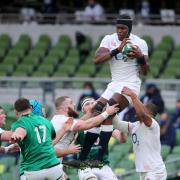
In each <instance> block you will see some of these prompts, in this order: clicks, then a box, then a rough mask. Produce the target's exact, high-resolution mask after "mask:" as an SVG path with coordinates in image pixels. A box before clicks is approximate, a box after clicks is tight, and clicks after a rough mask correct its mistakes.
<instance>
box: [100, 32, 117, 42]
mask: <svg viewBox="0 0 180 180" xmlns="http://www.w3.org/2000/svg"><path fill="white" fill-rule="evenodd" d="M116 36H117V33H113V34H107V35H105V36H104V37H103V39H110V40H111V39H114V38H115V37H116Z"/></svg>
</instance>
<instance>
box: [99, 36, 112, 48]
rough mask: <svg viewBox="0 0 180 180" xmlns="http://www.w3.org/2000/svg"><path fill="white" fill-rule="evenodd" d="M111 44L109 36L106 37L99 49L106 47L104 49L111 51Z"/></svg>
mask: <svg viewBox="0 0 180 180" xmlns="http://www.w3.org/2000/svg"><path fill="white" fill-rule="evenodd" d="M109 44H110V42H109V35H106V36H105V37H104V38H103V39H102V41H101V44H100V46H99V47H104V48H107V49H110V45H109Z"/></svg>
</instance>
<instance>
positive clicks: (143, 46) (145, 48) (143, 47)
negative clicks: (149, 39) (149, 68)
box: [139, 40, 148, 56]
mask: <svg viewBox="0 0 180 180" xmlns="http://www.w3.org/2000/svg"><path fill="white" fill-rule="evenodd" d="M139 48H140V49H141V51H142V53H143V54H144V55H147V56H148V46H147V43H146V41H144V40H141V43H140V45H139Z"/></svg>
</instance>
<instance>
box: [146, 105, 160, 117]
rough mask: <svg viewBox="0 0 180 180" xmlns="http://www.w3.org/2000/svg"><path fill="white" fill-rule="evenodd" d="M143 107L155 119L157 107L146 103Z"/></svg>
mask: <svg viewBox="0 0 180 180" xmlns="http://www.w3.org/2000/svg"><path fill="white" fill-rule="evenodd" d="M145 107H146V108H147V109H148V110H149V111H150V112H151V113H152V115H153V117H156V115H157V114H158V111H157V106H156V105H155V104H153V103H148V104H146V105H145Z"/></svg>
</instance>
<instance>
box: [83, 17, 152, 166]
mask: <svg viewBox="0 0 180 180" xmlns="http://www.w3.org/2000/svg"><path fill="white" fill-rule="evenodd" d="M131 29H132V19H131V18H130V16H128V15H126V14H123V15H120V16H119V17H118V18H117V20H116V32H115V33H113V34H110V35H106V36H105V37H104V38H103V39H102V41H101V44H100V47H99V48H98V49H97V51H96V53H95V58H94V63H95V64H100V63H104V62H107V61H108V62H109V65H110V71H111V76H112V81H111V82H110V83H109V84H108V86H107V88H106V90H105V92H104V93H103V94H102V95H101V97H100V98H99V99H98V100H97V104H96V106H95V108H94V115H96V114H99V113H101V112H102V111H103V109H104V107H105V106H106V104H107V103H108V104H109V105H113V104H119V108H120V111H122V110H123V109H124V108H125V107H127V106H128V105H129V103H130V102H131V99H130V98H129V97H128V96H126V95H122V94H121V93H120V92H121V90H122V88H123V87H124V86H127V87H129V88H131V89H132V90H133V91H134V92H135V94H136V95H139V92H140V86H141V80H140V78H139V73H140V72H141V73H143V74H144V75H145V74H146V73H147V70H148V64H147V61H148V47H147V44H146V42H145V41H144V40H143V39H141V38H140V37H138V36H136V35H134V34H132V33H131ZM126 44H132V45H133V46H132V50H131V52H129V53H128V54H126V56H124V55H123V54H122V49H123V47H124V46H125V45H126ZM102 68H103V67H102ZM112 117H113V116H112ZM112 117H108V118H107V119H106V120H105V121H103V123H102V125H101V132H100V135H99V134H97V133H94V132H88V133H87V134H86V139H85V143H84V146H83V149H82V152H81V155H80V160H81V161H83V160H85V159H86V157H87V155H88V153H89V151H90V149H91V147H92V145H93V144H94V142H95V141H96V139H97V138H98V137H99V138H100V142H99V146H101V148H100V150H99V153H98V156H97V158H96V159H97V163H99V161H101V160H102V157H103V155H104V153H105V149H106V147H107V145H108V142H109V139H110V137H111V135H112V131H113V125H112Z"/></svg>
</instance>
